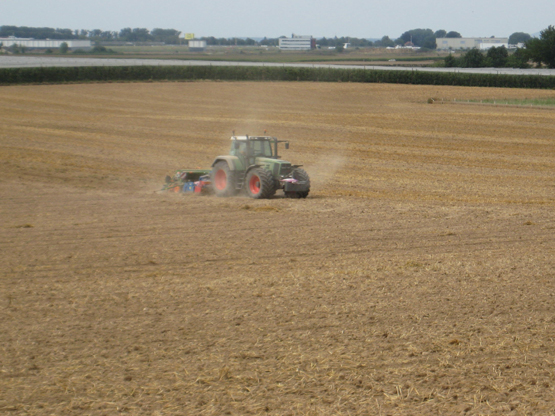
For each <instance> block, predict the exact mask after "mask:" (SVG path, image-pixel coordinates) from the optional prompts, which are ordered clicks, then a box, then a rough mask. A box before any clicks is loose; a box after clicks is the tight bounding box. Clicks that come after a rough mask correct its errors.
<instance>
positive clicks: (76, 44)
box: [0, 36, 91, 49]
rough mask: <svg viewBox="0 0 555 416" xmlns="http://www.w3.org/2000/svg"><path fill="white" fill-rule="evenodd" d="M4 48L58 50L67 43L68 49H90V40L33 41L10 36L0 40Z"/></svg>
mask: <svg viewBox="0 0 555 416" xmlns="http://www.w3.org/2000/svg"><path fill="white" fill-rule="evenodd" d="M0 42H1V43H2V45H3V47H4V48H9V47H10V46H12V45H18V46H23V47H25V48H28V49H58V48H59V47H60V45H61V44H62V43H64V42H65V43H67V46H68V48H69V49H90V48H91V41H90V40H75V39H71V40H60V39H56V40H52V39H45V40H43V39H33V38H16V37H14V36H10V37H9V38H0Z"/></svg>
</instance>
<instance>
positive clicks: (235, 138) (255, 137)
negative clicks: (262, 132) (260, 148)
mask: <svg viewBox="0 0 555 416" xmlns="http://www.w3.org/2000/svg"><path fill="white" fill-rule="evenodd" d="M231 140H268V141H270V140H276V138H275V137H271V136H231Z"/></svg>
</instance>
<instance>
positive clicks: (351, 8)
mask: <svg viewBox="0 0 555 416" xmlns="http://www.w3.org/2000/svg"><path fill="white" fill-rule="evenodd" d="M0 5H1V8H0V10H1V14H0V25H14V26H33V27H58V28H69V29H102V30H118V31H119V30H120V29H122V28H125V27H132V28H135V27H141V28H148V29H154V28H157V27H158V28H164V29H169V28H171V29H177V30H180V31H182V32H192V33H194V34H195V35H196V36H197V37H200V36H216V37H226V38H227V37H234V36H238V37H246V36H252V37H261V36H267V37H278V36H281V35H285V36H290V35H291V34H292V33H296V34H299V35H312V36H315V37H322V36H326V37H333V36H354V37H360V38H378V37H382V36H384V35H388V36H389V37H391V38H397V37H399V36H400V35H401V34H402V33H403V32H405V31H407V30H410V29H417V28H430V29H432V30H434V31H435V30H438V29H445V30H447V31H450V30H455V31H457V32H460V33H461V34H462V35H463V36H465V37H475V36H476V37H478V36H494V35H495V36H509V35H510V34H511V33H514V32H526V33H530V34H533V33H536V32H539V31H540V30H543V29H545V28H546V27H547V26H549V25H555V1H554V0H536V1H534V2H533V5H530V4H527V3H522V1H518V2H517V1H515V0H506V1H504V2H491V1H489V2H488V1H482V0H457V1H455V0H443V1H437V0H435V1H432V0H420V1H411V2H409V1H406V0H389V1H385V0H382V1H376V0H365V1H363V0H343V1H336V0H320V1H318V2H315V1H307V0H280V1H265V0H258V1H251V0H234V1H225V0H203V1H187V2H186V1H183V0H158V1H146V0H95V1H90V2H79V1H75V0H49V1H45V0H0Z"/></svg>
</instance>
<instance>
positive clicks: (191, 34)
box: [185, 33, 195, 39]
mask: <svg viewBox="0 0 555 416" xmlns="http://www.w3.org/2000/svg"><path fill="white" fill-rule="evenodd" d="M194 38H195V34H194V33H185V39H194Z"/></svg>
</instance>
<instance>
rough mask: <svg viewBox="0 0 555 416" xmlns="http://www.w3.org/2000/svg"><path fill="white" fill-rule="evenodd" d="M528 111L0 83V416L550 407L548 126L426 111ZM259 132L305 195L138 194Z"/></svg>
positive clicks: (302, 94) (322, 95)
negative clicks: (272, 142)
mask: <svg viewBox="0 0 555 416" xmlns="http://www.w3.org/2000/svg"><path fill="white" fill-rule="evenodd" d="M530 94H531V93H530V91H528V90H527V91H524V90H516V89H514V90H504V89H479V88H450V87H433V86H406V85H403V86H396V85H362V84H345V83H344V84H320V83H224V82H218V83H216V82H198V83H146V84H140V83H137V84H94V85H59V86H18V87H5V88H2V89H0V98H1V100H0V108H1V112H2V115H3V116H2V118H0V155H1V161H2V163H1V164H0V178H1V179H0V195H1V196H2V197H1V198H0V213H1V218H2V222H1V224H0V227H1V228H0V247H1V252H2V260H3V261H2V263H1V265H0V413H9V414H22V415H23V414H36V415H42V414H68V415H82V414H94V415H96V414H98V415H101V414H116V413H123V414H133V415H137V414H145V415H151V414H164V415H166V414H168V415H169V414H175V415H179V414H213V415H220V414H237V415H242V414H275V415H282V414H292V415H305V414H309V415H322V414H330V415H331V414H333V415H338V414H345V415H347V414H350V415H353V414H383V415H385V414H392V415H393V414H406V415H409V414H411V415H417V414H420V415H429V414H464V413H468V414H499V415H507V414H514V415H521V414H549V413H552V412H553V411H554V410H555V400H554V397H555V391H554V390H555V383H554V382H553V380H554V372H555V353H554V351H555V345H554V339H555V319H554V316H555V306H554V305H555V303H554V300H553V299H554V296H555V287H554V286H555V283H554V282H555V272H554V270H555V259H554V254H553V253H555V240H554V237H553V234H554V230H555V214H554V211H555V210H554V208H555V197H554V189H555V188H554V184H555V183H554V181H553V172H554V171H555V141H554V139H553V137H555V112H552V111H546V110H534V109H523V108H502V107H491V106H483V107H482V106H455V105H444V106H440V105H437V106H434V105H428V104H426V99H427V98H428V97H457V98H458V97H464V98H465V99H470V100H472V99H484V98H489V97H492V98H495V97H500V98H503V99H511V98H514V99H520V98H525V97H527V96H530ZM550 94H552V92H550V91H534V96H538V97H539V96H542V95H545V96H546V97H547V96H549V95H550ZM264 129H266V130H268V133H269V134H271V135H275V136H277V137H278V138H280V139H287V140H290V142H291V147H290V149H289V150H285V149H281V150H280V155H281V156H282V157H283V158H284V159H286V160H290V161H291V162H292V163H295V164H302V165H303V166H304V168H305V169H306V170H307V171H308V173H309V174H310V175H311V183H312V184H313V188H312V190H311V194H310V196H309V197H308V198H307V199H306V200H289V199H285V198H281V197H277V198H274V199H271V200H264V201H255V200H251V199H247V198H244V197H237V198H227V199H220V198H215V197H210V196H196V195H180V194H169V193H165V194H164V193H159V192H157V191H158V190H159V189H160V188H161V187H162V185H163V180H164V176H165V175H166V174H168V173H171V172H172V171H174V170H176V169H179V168H203V167H208V166H210V164H211V163H212V161H213V158H214V156H216V155H218V154H223V153H226V152H227V151H228V148H229V141H228V138H229V136H230V135H231V131H232V130H235V131H236V133H237V134H261V133H262V132H263V131H264ZM327 167H328V168H327Z"/></svg>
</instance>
